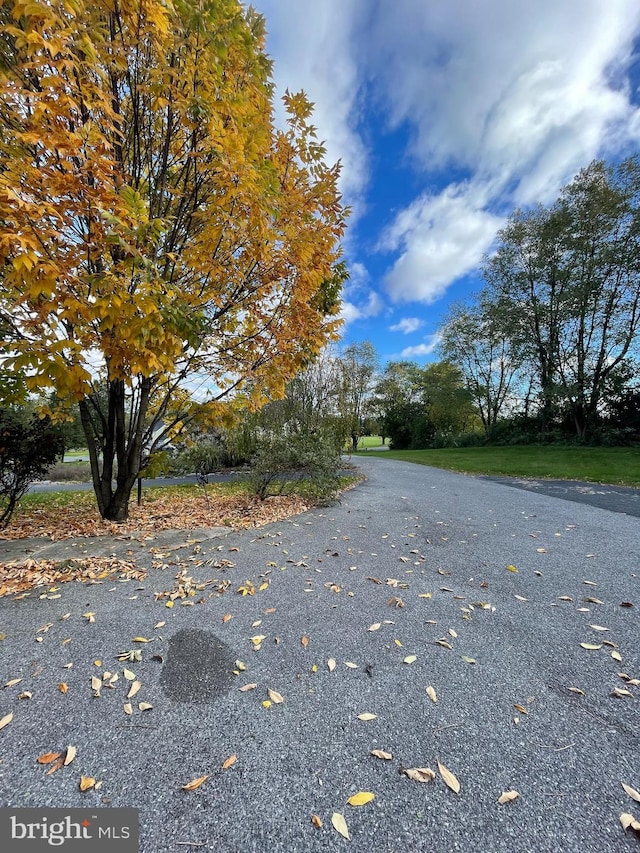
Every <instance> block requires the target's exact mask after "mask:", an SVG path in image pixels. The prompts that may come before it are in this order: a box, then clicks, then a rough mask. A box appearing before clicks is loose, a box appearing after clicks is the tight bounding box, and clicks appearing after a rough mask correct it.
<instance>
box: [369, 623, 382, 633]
mask: <svg viewBox="0 0 640 853" xmlns="http://www.w3.org/2000/svg"><path fill="white" fill-rule="evenodd" d="M381 627H382V623H381V622H374V623H373V625H369V628H368V630H369V631H379V630H380V628H381Z"/></svg>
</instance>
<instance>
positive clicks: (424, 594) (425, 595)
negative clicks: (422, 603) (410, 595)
mask: <svg viewBox="0 0 640 853" xmlns="http://www.w3.org/2000/svg"><path fill="white" fill-rule="evenodd" d="M418 598H432V594H431V593H430V592H419V593H418Z"/></svg>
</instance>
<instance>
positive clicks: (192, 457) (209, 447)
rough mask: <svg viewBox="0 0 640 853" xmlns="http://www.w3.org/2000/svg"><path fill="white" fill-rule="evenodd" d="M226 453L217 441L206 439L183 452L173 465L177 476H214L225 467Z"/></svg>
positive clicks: (173, 470) (172, 467)
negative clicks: (213, 474) (215, 472)
mask: <svg viewBox="0 0 640 853" xmlns="http://www.w3.org/2000/svg"><path fill="white" fill-rule="evenodd" d="M225 461H226V453H225V450H224V447H223V446H222V444H221V443H220V441H218V440H217V439H205V440H203V441H199V442H198V443H197V444H193V445H192V446H191V447H187V448H185V449H184V450H182V451H181V452H180V453H179V454H178V455H177V456H176V458H175V459H174V460H172V463H171V470H172V472H174V473H176V474H200V475H202V476H204V475H206V474H212V473H213V472H214V471H219V470H220V469H221V468H224V467H225Z"/></svg>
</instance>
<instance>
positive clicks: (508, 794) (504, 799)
mask: <svg viewBox="0 0 640 853" xmlns="http://www.w3.org/2000/svg"><path fill="white" fill-rule="evenodd" d="M519 796H520V794H519V793H518V791H503V792H502V793H501V794H500V796H499V797H498V802H499V803H500V805H501V806H502V805H504V804H505V803H511V802H513V800H515V799H516V797H519Z"/></svg>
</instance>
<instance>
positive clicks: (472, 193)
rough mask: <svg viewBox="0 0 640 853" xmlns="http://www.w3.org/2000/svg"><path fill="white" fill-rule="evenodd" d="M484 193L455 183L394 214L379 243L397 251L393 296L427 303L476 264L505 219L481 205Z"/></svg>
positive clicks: (390, 285)
mask: <svg viewBox="0 0 640 853" xmlns="http://www.w3.org/2000/svg"><path fill="white" fill-rule="evenodd" d="M482 196H483V194H482V193H479V192H478V191H477V189H476V188H475V187H469V186H464V185H460V186H456V185H452V186H450V187H448V188H447V189H446V190H445V191H444V192H442V193H440V195H430V194H428V193H426V194H425V195H423V196H421V197H420V198H418V199H416V201H414V202H413V204H411V205H410V206H409V207H408V208H406V209H405V210H403V211H402V212H401V213H400V214H399V215H398V216H397V217H396V220H395V222H394V223H393V224H392V225H391V227H390V228H389V229H388V230H387V231H386V233H385V234H384V235H383V237H382V240H381V244H380V245H381V247H382V248H383V249H386V250H387V251H393V252H396V253H399V256H398V259H397V260H396V262H395V263H394V264H393V266H392V268H391V270H390V271H389V273H388V274H387V276H386V279H385V284H386V288H387V290H388V292H389V295H390V296H391V299H392V300H394V301H396V302H408V301H411V300H415V301H420V302H425V303H427V304H429V303H431V302H434V301H435V300H436V299H438V298H439V297H440V296H442V294H443V293H444V292H445V291H446V289H447V287H448V286H449V284H451V282H452V281H454V280H455V279H456V278H459V277H460V276H463V275H465V274H466V273H468V272H469V271H470V270H472V269H474V268H475V267H476V266H477V264H478V261H479V260H480V258H481V257H482V255H483V254H484V253H485V252H486V251H487V249H488V248H489V246H490V245H491V243H492V241H493V239H494V237H495V233H496V231H497V229H498V228H499V227H500V225H501V224H502V222H503V220H502V218H501V217H498V216H494V215H493V214H491V213H489V212H488V211H487V210H485V209H483V206H482V200H483V199H482Z"/></svg>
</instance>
